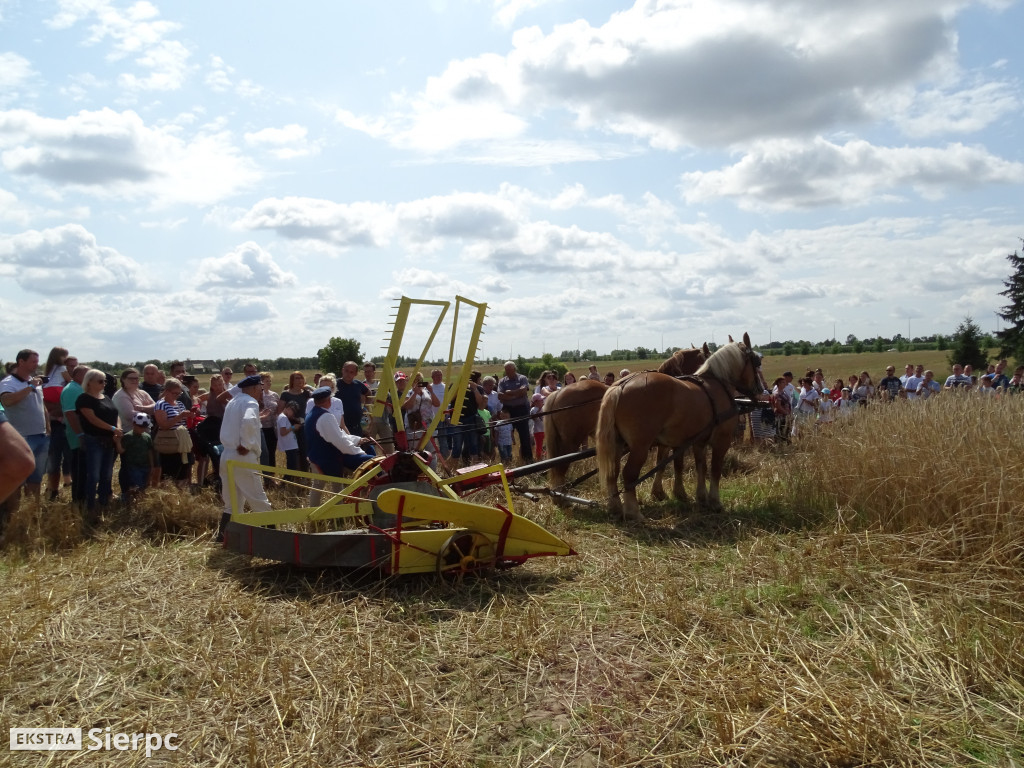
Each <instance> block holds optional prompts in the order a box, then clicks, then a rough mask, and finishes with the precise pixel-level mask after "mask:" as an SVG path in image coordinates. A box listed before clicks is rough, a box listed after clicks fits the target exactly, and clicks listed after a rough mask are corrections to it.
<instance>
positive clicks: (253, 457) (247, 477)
mask: <svg viewBox="0 0 1024 768" xmlns="http://www.w3.org/2000/svg"><path fill="white" fill-rule="evenodd" d="M328 391H329V390H328ZM328 396H329V395H328ZM262 400H263V380H262V379H261V378H260V377H259V376H258V375H257V376H246V377H245V378H244V379H242V380H241V381H240V382H239V383H238V394H237V395H235V396H234V397H232V398H231V401H230V402H229V403H228V404H227V405H226V406H225V407H224V420H223V421H222V422H221V426H220V442H221V444H222V445H223V446H224V452H223V453H222V454H221V457H220V479H221V495H222V497H223V499H224V513H223V514H222V515H221V518H220V532H219V538H221V539H223V536H224V529H225V528H226V527H227V524H228V522H229V521H230V520H231V514H232V512H234V511H236V510H235V509H233V508H232V505H231V491H232V485H231V484H229V483H228V462H229V461H232V460H234V461H242V462H248V463H251V464H258V463H259V460H260V450H261V447H262V440H263V429H262V427H261V425H260V403H261V402H262ZM332 421H333V419H332ZM335 426H337V425H335ZM233 476H234V486H233V487H234V491H235V494H236V499H237V503H238V506H237V511H238V512H241V511H243V510H244V509H245V503H246V502H249V506H250V507H252V509H253V511H254V512H265V511H267V510H268V509H270V499H268V498H267V492H266V491H265V490H263V481H262V480H261V478H260V475H258V474H257V473H256V471H255V470H252V469H248V468H242V467H235V468H234V470H233Z"/></svg>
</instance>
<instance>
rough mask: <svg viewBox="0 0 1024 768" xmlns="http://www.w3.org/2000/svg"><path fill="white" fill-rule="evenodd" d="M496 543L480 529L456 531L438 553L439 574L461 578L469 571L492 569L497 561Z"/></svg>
mask: <svg viewBox="0 0 1024 768" xmlns="http://www.w3.org/2000/svg"><path fill="white" fill-rule="evenodd" d="M495 557H496V555H495V548H494V543H493V542H492V541H491V540H490V539H488V538H487V537H486V536H484V535H483V534H482V533H480V532H479V531H472V530H462V531H456V532H455V533H453V534H452V535H451V538H449V539H448V541H446V542H445V543H444V546H443V547H441V550H440V551H439V552H438V553H437V575H438V576H441V577H445V578H455V579H460V578H462V577H463V576H465V575H466V574H467V573H480V572H481V571H486V570H490V569H491V568H493V567H494V563H495Z"/></svg>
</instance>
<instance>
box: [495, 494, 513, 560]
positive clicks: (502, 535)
mask: <svg viewBox="0 0 1024 768" xmlns="http://www.w3.org/2000/svg"><path fill="white" fill-rule="evenodd" d="M495 506H496V507H497V508H498V509H500V510H501V511H502V512H504V513H505V522H504V523H502V524H501V531H499V532H498V549H497V551H496V552H495V554H494V556H495V558H499V557H502V556H503V555H504V554H505V542H506V541H507V540H508V529H509V528H511V527H512V513H511V512H509V511H508V510H507V509H505V508H504V507H503V506H502V505H501V504H495Z"/></svg>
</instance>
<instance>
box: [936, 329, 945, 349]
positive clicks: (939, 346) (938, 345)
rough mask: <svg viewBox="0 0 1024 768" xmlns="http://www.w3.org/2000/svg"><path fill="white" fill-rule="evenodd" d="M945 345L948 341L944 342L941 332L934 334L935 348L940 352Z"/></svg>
mask: <svg viewBox="0 0 1024 768" xmlns="http://www.w3.org/2000/svg"><path fill="white" fill-rule="evenodd" d="M947 347H948V343H947V342H946V337H945V336H943V335H942V334H941V333H939V334H936V336H935V349H936V350H938V351H939V352H942V351H944V350H945V349H946V348H947Z"/></svg>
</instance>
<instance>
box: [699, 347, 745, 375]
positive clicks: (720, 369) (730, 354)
mask: <svg viewBox="0 0 1024 768" xmlns="http://www.w3.org/2000/svg"><path fill="white" fill-rule="evenodd" d="M746 352H747V348H746V346H745V345H744V344H743V342H741V341H733V342H730V343H729V344H726V345H724V346H721V347H719V348H718V349H717V350H715V353H714V354H713V355H711V357H709V358H708V359H707V360H705V361H704V365H702V366H701V367H700V368H698V369H697V374H696V375H697V376H710V377H711V378H713V379H718V380H719V381H722V382H728V381H731V380H732V379H733V378H734V377H735V376H736V373H737V371H741V370H743V363H744V362H745V359H744V356H745V355H746Z"/></svg>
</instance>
